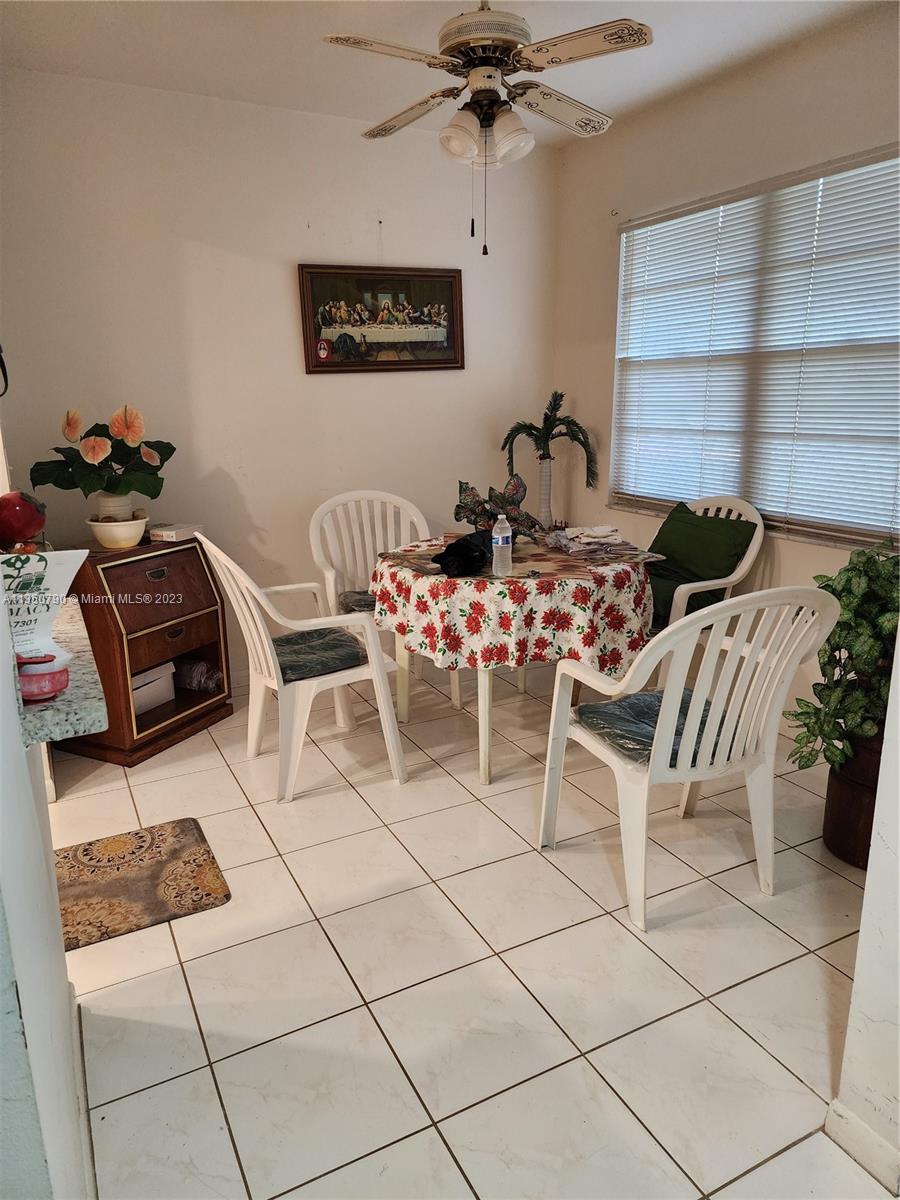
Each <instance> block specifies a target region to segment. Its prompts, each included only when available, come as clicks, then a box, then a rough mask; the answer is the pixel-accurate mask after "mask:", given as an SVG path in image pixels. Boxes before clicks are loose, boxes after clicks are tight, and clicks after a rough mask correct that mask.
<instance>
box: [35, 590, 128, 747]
mask: <svg viewBox="0 0 900 1200" xmlns="http://www.w3.org/2000/svg"><path fill="white" fill-rule="evenodd" d="M53 639H54V641H56V642H57V643H58V644H59V645H60V646H62V647H63V649H65V650H68V651H69V653H70V654H71V655H72V661H71V662H70V663H69V664H68V666H69V686H68V687H67V688H66V690H65V691H64V692H63V693H62V695H60V696H56V697H55V698H54V699H53V700H45V701H43V702H42V703H41V704H22V700H21V697H20V698H19V717H20V720H21V722H22V740H23V741H24V742H25V745H26V746H31V745H33V744H34V743H35V742H56V741H60V740H61V739H62V738H70V737H80V736H82V735H83V734H87V733H99V732H100V731H101V730H103V729H106V727H107V724H108V718H107V715H106V701H105V699H104V698H103V688H102V687H101V685H100V676H99V675H98V674H97V667H96V664H95V663H94V655H93V653H92V651H91V644H90V642H89V641H88V635H87V630H86V629H85V627H84V621H83V620H82V619H81V609H80V608H79V606H78V601H77V600H74V599H71V600H67V601H66V603H65V604H63V605H62V607H61V608H60V610H59V613H58V614H57V617H56V620H55V621H54V623H53Z"/></svg>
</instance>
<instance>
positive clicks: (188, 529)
mask: <svg viewBox="0 0 900 1200" xmlns="http://www.w3.org/2000/svg"><path fill="white" fill-rule="evenodd" d="M196 532H200V533H202V532H203V526H202V525H168V524H159V525H151V526H150V529H149V533H150V541H151V542H184V541H187V539H188V538H192V537H193V536H194V534H195V533H196Z"/></svg>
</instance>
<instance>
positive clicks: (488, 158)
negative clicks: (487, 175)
mask: <svg viewBox="0 0 900 1200" xmlns="http://www.w3.org/2000/svg"><path fill="white" fill-rule="evenodd" d="M485 133H486V134H487V136H485ZM469 165H470V166H471V168H472V170H473V171H496V170H497V168H498V167H499V166H500V165H501V164H500V162H499V160H498V158H497V146H496V143H495V141H494V131H493V129H488V130H486V131H485V130H482V135H481V137H480V138H479V141H478V154H477V155H476V157H475V158H473V159H471V160H470V162H469Z"/></svg>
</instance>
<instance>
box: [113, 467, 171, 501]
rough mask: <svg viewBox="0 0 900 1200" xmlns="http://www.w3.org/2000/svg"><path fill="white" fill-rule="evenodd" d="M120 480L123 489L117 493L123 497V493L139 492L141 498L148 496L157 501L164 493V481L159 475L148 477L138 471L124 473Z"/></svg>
mask: <svg viewBox="0 0 900 1200" xmlns="http://www.w3.org/2000/svg"><path fill="white" fill-rule="evenodd" d="M119 479H120V481H121V482H122V487H121V489H120V491H118V492H117V494H118V495H121V494H122V493H123V492H137V493H138V494H139V495H141V496H147V497H149V498H150V499H151V500H155V499H156V497H157V496H158V495H159V493H160V492H161V491H162V486H163V481H162V478H161V477H160V476H159V475H147V474H143V473H139V472H137V471H123V473H122V474H121V475H120V476H119Z"/></svg>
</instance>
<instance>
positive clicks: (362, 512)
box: [309, 491, 430, 729]
mask: <svg viewBox="0 0 900 1200" xmlns="http://www.w3.org/2000/svg"><path fill="white" fill-rule="evenodd" d="M427 537H430V534H429V532H428V522H427V521H426V520H425V517H424V515H423V514H422V513H421V512H420V511H419V509H418V508H416V506H415V505H414V504H411V503H410V502H409V501H408V500H404V499H403V497H402V496H393V495H391V494H390V492H366V491H360V492H343V493H342V494H341V495H339V496H332V497H331V499H330V500H326V501H325V503H324V504H320V505H319V507H318V508H317V509H316V511H315V512H314V513H313V515H312V518H311V520H310V523H309V544H310V548H311V549H312V556H313V559H314V560H315V563H316V566H317V567H318V568H319V570H320V571H321V572H322V574H323V576H324V577H325V595H326V597H327V601H328V610H327V611H328V612H329V613H331V614H332V616H335V615H337V614H338V613H339V612H340V609H341V597H342V596H346V595H347V594H348V593H353V592H357V593H365V592H368V588H369V582H370V580H371V577H372V570H373V568H374V566H375V563H376V560H377V558H378V555H379V554H380V553H381V552H382V551H383V550H395V549H396V548H397V547H398V546H405V545H407V544H408V543H409V542H414V541H421V540H422V539H424V538H427ZM414 669H415V673H416V675H417V676H419V677H421V661H420V660H419V659H418V658H417V659H416V662H415V668H414ZM334 707H335V717H336V719H337V723H338V724H339V725H342V726H344V727H345V728H348V729H353V728H354V726H355V725H356V721H355V718H354V716H353V705H352V700H351V698H350V696H348V694H347V693H346V692H345V691H343V690H342V689H338V690H336V691H335V693H334Z"/></svg>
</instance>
